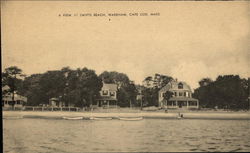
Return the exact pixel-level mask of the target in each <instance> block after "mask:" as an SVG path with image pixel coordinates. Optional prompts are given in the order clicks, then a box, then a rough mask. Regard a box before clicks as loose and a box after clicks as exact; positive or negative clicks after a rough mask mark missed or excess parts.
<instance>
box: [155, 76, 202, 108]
mask: <svg viewBox="0 0 250 153" xmlns="http://www.w3.org/2000/svg"><path fill="white" fill-rule="evenodd" d="M167 91H170V92H172V94H173V95H172V97H171V98H170V99H169V100H168V101H167V100H166V99H164V94H165V93H166V92H167ZM158 94H159V95H158V96H159V107H164V108H187V109H188V108H199V101H198V99H195V98H192V91H191V88H190V86H189V85H188V84H187V83H186V82H182V81H180V82H179V81H177V80H173V81H171V82H169V83H168V84H167V85H166V86H164V87H163V88H161V89H160V90H159V92H158Z"/></svg>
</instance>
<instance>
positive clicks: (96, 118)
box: [89, 117, 112, 120]
mask: <svg viewBox="0 0 250 153" xmlns="http://www.w3.org/2000/svg"><path fill="white" fill-rule="evenodd" d="M89 119H90V120H112V117H90V118H89Z"/></svg>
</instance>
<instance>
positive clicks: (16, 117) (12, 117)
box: [3, 116, 23, 119]
mask: <svg viewBox="0 0 250 153" xmlns="http://www.w3.org/2000/svg"><path fill="white" fill-rule="evenodd" d="M22 118H23V116H6V117H3V119H22Z"/></svg>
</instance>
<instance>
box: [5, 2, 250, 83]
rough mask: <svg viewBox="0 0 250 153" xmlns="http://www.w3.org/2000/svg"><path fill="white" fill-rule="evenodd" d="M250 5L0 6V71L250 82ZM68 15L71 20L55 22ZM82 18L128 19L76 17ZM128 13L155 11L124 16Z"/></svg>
mask: <svg viewBox="0 0 250 153" xmlns="http://www.w3.org/2000/svg"><path fill="white" fill-rule="evenodd" d="M249 4H250V2H248V1H243V2H159V1H157V2H154V1H152V2H138V1H137V2H131V1H130V2H100V1H99V2H98V1H97V2H84V1H75V2H69V1H53V2H49V1H47V2H41V1H37V2H31V1H22V2H19V1H8V2H1V29H2V32H1V33H2V34H1V40H2V42H1V43H2V44H1V47H2V48H1V49H2V53H1V54H2V56H1V57H2V69H5V68H7V67H9V66H13V65H15V66H18V67H19V68H21V69H22V70H23V72H24V73H25V74H27V75H31V74H34V73H44V72H46V71H48V70H60V69H61V68H62V67H65V66H69V67H70V68H72V69H76V68H83V67H87V68H89V69H93V70H95V71H96V73H97V74H100V73H102V72H103V71H105V70H106V71H118V72H122V73H125V74H127V75H128V77H129V78H130V80H133V81H135V83H137V84H141V83H142V81H143V79H144V78H145V77H147V76H150V75H154V74H155V73H159V74H163V75H168V76H172V77H173V78H178V80H180V81H185V82H187V83H188V84H190V85H191V87H192V88H197V87H198V81H199V80H201V79H202V78H204V77H210V78H211V79H213V80H215V79H216V77H217V76H218V75H227V74H234V75H240V76H241V77H243V78H248V77H249V76H250V69H249V66H250V62H249V61H250V60H249V59H250V52H249V49H250V46H249V44H250V43H249V42H250V41H249V39H250V33H249V27H250V14H249V12H250V10H249V9H250V7H249ZM64 13H68V14H76V13H78V16H72V17H63V16H59V14H60V15H62V14H64ZM81 13H82V14H84V13H104V14H108V13H127V15H128V16H125V17H124V16H112V17H110V16H104V17H94V16H91V17H86V16H85V17H80V16H79V14H81ZM129 13H149V14H150V13H160V15H159V16H129Z"/></svg>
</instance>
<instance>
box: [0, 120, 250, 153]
mask: <svg viewBox="0 0 250 153" xmlns="http://www.w3.org/2000/svg"><path fill="white" fill-rule="evenodd" d="M3 138H4V139H3V146H4V148H3V149H4V152H5V153H7V152H13V153H14V152H17V153H29V152H30V153H34V152H37V153H39V152H43V153H44V152H46V153H47V152H48V153H49V152H51V153H54V152H62V153H72V152H90V151H92V152H98V151H106V152H112V151H113V152H117V151H129V152H131V151H169V152H172V151H182V152H187V151H199V152H200V151H212V152H214V151H225V152H228V151H233V152H235V151H248V152H249V151H250V121H249V120H166V119H165V120H164V119H144V120H142V121H120V120H110V121H87V120H74V121H73V120H48V119H47V120H46V119H17V120H5V119H4V120H3Z"/></svg>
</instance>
